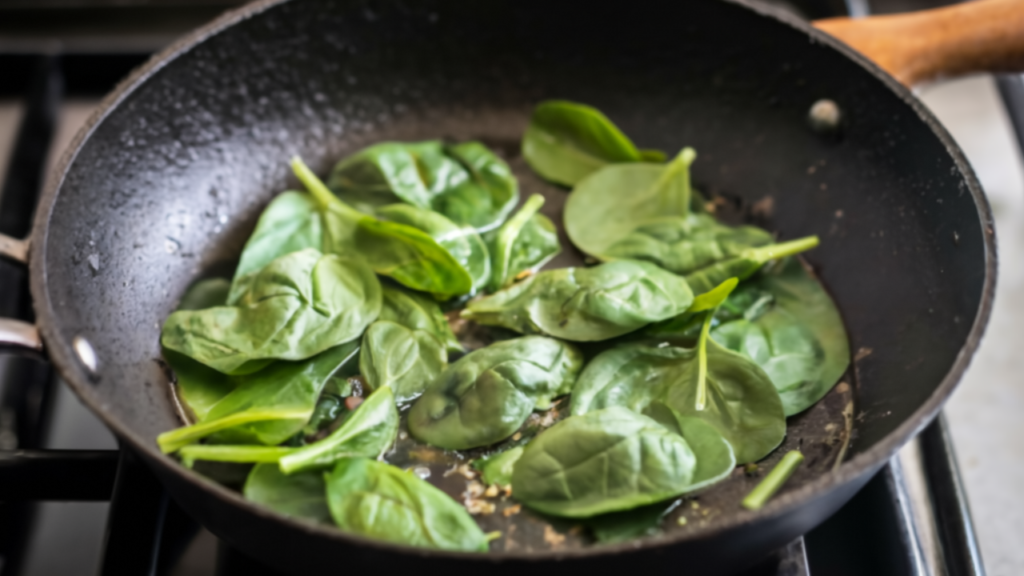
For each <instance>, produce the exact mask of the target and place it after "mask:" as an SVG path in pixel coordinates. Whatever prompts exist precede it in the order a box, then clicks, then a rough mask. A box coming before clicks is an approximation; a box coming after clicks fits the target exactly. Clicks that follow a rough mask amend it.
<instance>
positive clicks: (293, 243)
mask: <svg viewBox="0 0 1024 576" xmlns="http://www.w3.org/2000/svg"><path fill="white" fill-rule="evenodd" d="M322 221H323V218H322V216H321V214H320V211H319V209H318V207H317V204H316V201H315V200H314V199H313V197H312V196H310V195H309V194H304V193H302V192H290V191H289V192H284V193H282V194H279V195H278V196H277V197H276V198H274V199H273V200H271V201H270V204H268V205H267V207H266V208H265V209H264V210H263V213H262V214H261V215H260V219H259V221H258V222H257V223H256V229H255V230H253V233H252V235H250V236H249V240H248V241H247V242H246V243H245V248H243V249H242V256H241V258H240V259H239V261H238V267H237V268H235V277H234V280H233V281H232V282H231V289H230V292H229V297H228V299H227V301H226V302H222V303H221V305H223V304H234V303H236V302H238V300H239V299H240V298H241V297H242V294H244V293H245V291H246V290H247V289H248V288H249V284H250V283H251V282H252V278H253V277H254V276H255V275H256V273H257V272H259V271H260V270H262V269H263V268H264V267H265V266H266V265H267V264H270V263H271V262H272V261H273V260H276V259H278V258H280V257H281V256H284V255H285V254H290V253H292V252H298V251H299V250H304V249H306V248H316V249H317V250H320V251H326V250H325V249H324V234H323V224H322Z"/></svg>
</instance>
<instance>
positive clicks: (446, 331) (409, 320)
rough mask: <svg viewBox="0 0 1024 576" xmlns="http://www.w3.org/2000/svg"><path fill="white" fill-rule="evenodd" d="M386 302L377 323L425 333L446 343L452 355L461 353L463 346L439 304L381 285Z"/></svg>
mask: <svg viewBox="0 0 1024 576" xmlns="http://www.w3.org/2000/svg"><path fill="white" fill-rule="evenodd" d="M381 292H382V295H383V301H382V303H381V307H380V316H378V317H377V319H378V320H387V321H389V322H394V323H396V324H401V325H402V326H405V327H406V328H409V329H410V330H423V331H425V332H429V333H431V334H433V335H434V337H435V338H437V339H438V340H439V341H441V342H442V343H444V345H445V348H446V349H447V350H448V351H449V352H462V351H463V348H462V344H460V343H459V340H458V339H457V338H456V337H455V333H454V332H452V327H451V325H450V324H448V320H447V319H446V318H445V317H444V314H442V313H441V307H440V306H439V305H438V304H437V301H435V300H433V299H432V298H429V297H427V296H425V295H423V294H420V293H418V292H413V291H411V290H406V289H403V288H397V287H395V286H388V285H382V286H381Z"/></svg>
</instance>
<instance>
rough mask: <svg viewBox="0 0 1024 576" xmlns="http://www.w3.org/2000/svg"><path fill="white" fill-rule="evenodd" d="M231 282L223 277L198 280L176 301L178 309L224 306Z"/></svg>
mask: <svg viewBox="0 0 1024 576" xmlns="http://www.w3.org/2000/svg"><path fill="white" fill-rule="evenodd" d="M230 289H231V282H230V281H228V280H225V279H224V278H208V279H206V280H199V281H198V282H196V283H194V284H192V285H191V286H189V287H188V290H186V291H185V295H184V296H182V297H181V301H180V302H178V308H177V309H178V310H202V309H203V308H212V307H214V306H224V305H225V304H227V302H228V291H229V290H230Z"/></svg>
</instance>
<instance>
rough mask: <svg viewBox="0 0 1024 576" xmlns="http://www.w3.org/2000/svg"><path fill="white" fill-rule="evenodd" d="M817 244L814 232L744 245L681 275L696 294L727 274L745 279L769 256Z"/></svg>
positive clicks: (704, 290) (779, 255)
mask: <svg viewBox="0 0 1024 576" xmlns="http://www.w3.org/2000/svg"><path fill="white" fill-rule="evenodd" d="M817 245H818V237H817V236H807V237H805V238H799V239H797V240H790V241H789V242H781V243H779V244H769V245H768V246H760V247H758V248H748V249H746V250H744V251H742V252H740V253H739V255H737V256H733V257H730V258H726V259H725V260H720V261H718V262H715V263H714V264H711V265H709V266H705V267H703V268H701V269H699V270H695V271H693V272H690V273H689V274H687V275H686V276H685V278H686V282H687V283H688V284H689V285H690V288H692V289H693V291H694V292H695V293H697V294H700V293H702V292H707V291H708V290H711V289H712V288H714V287H715V286H718V285H719V284H721V283H722V282H724V281H725V280H726V279H728V278H739V279H740V280H746V279H747V278H749V277H750V276H751V275H753V274H754V273H755V272H757V271H758V270H759V269H760V268H761V266H763V265H764V264H765V263H767V262H769V261H771V260H776V259H779V258H785V257H786V256H792V255H794V254H799V253H800V252H803V251H805V250H810V249H811V248H814V247H815V246H817Z"/></svg>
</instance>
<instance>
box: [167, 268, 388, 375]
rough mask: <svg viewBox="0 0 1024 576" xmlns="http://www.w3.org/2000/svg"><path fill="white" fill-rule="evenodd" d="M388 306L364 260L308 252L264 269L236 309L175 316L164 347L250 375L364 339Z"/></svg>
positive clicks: (229, 371) (230, 371) (169, 321)
mask: <svg viewBox="0 0 1024 576" xmlns="http://www.w3.org/2000/svg"><path fill="white" fill-rule="evenodd" d="M380 301H381V294H380V282H379V281H378V280H377V277H376V276H375V275H374V274H373V271H372V270H370V268H369V267H368V266H366V265H365V264H363V263H362V262H361V261H360V260H354V259H348V258H342V257H339V256H336V255H333V254H332V255H326V256H325V255H323V254H321V253H320V252H317V251H316V250H314V249H312V248H307V249H305V250H301V251H299V252H292V253H291V254H286V255H284V256H282V257H280V258H278V259H276V260H274V261H273V262H271V263H270V264H268V265H267V266H266V267H265V268H263V269H262V270H261V271H260V272H259V273H258V274H257V275H256V277H255V278H254V279H253V281H252V284H251V285H250V286H249V289H248V291H246V292H245V294H243V295H242V298H241V299H240V300H239V301H238V304H237V305H236V306H217V307H214V308H207V309H205V310H181V311H178V312H174V313H173V314H171V315H170V317H168V318H167V321H166V322H165V323H164V329H163V334H162V337H161V344H163V346H164V347H165V348H168V349H170V350H173V351H176V352H180V353H182V354H185V355H187V356H189V357H191V358H193V359H195V360H197V361H199V362H202V363H203V364H205V365H207V366H209V367H211V368H214V369H216V370H219V371H221V372H224V373H226V374H247V373H250V372H254V371H255V370H258V369H260V368H262V367H264V366H266V365H267V364H268V363H269V362H270V360H272V359H285V360H302V359H305V358H309V357H310V356H313V355H315V354H318V353H320V352H322V351H324V350H326V349H327V348H330V347H331V346H336V345H338V344H339V343H342V342H348V341H350V340H353V339H354V338H357V337H358V336H359V335H360V334H362V332H363V330H364V329H365V328H366V326H368V325H369V324H370V322H373V321H374V320H375V319H376V318H377V315H378V314H379V313H380Z"/></svg>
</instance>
